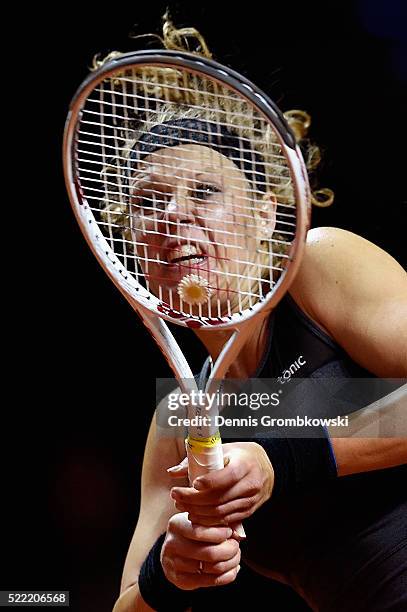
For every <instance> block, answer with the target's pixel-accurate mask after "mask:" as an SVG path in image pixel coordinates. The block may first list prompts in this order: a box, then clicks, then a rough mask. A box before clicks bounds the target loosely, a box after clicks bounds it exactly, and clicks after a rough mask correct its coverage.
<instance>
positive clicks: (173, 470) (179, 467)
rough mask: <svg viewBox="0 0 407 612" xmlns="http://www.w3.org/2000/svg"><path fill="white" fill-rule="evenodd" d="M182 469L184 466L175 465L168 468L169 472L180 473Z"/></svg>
mask: <svg viewBox="0 0 407 612" xmlns="http://www.w3.org/2000/svg"><path fill="white" fill-rule="evenodd" d="M182 469H183V468H182V465H174V466H173V467H169V468H167V472H180V471H181V470H182Z"/></svg>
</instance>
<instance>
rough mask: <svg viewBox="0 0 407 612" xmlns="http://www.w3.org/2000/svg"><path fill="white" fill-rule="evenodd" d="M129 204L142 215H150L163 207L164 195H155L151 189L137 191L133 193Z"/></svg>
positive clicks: (164, 203)
mask: <svg viewBox="0 0 407 612" xmlns="http://www.w3.org/2000/svg"><path fill="white" fill-rule="evenodd" d="M131 203H132V204H133V205H134V206H136V207H137V208H138V209H140V210H141V212H142V213H143V214H145V215H152V214H154V212H157V211H161V210H162V209H163V208H164V207H165V205H166V194H163V193H157V192H155V191H154V190H152V189H151V190H150V189H145V190H139V191H138V192H137V191H136V192H135V193H133V195H132V198H131Z"/></svg>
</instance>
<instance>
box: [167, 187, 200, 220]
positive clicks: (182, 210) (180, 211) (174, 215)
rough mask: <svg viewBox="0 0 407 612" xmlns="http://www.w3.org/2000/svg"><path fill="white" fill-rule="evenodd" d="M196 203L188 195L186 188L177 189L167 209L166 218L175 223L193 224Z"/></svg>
mask: <svg viewBox="0 0 407 612" xmlns="http://www.w3.org/2000/svg"><path fill="white" fill-rule="evenodd" d="M194 213H195V208H194V201H193V199H192V198H190V197H189V195H188V190H187V189H186V188H178V189H176V190H175V191H174V192H173V193H172V195H171V197H170V198H169V201H168V203H167V206H166V209H165V216H166V218H167V219H168V221H173V222H175V223H192V222H193V221H194Z"/></svg>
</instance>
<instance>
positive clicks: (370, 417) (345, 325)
mask: <svg viewBox="0 0 407 612" xmlns="http://www.w3.org/2000/svg"><path fill="white" fill-rule="evenodd" d="M292 293H293V297H294V298H295V300H296V301H297V302H298V303H299V304H300V305H301V307H302V308H303V309H304V310H305V312H307V314H308V315H309V316H310V317H311V318H313V319H314V321H316V323H318V324H319V325H320V326H321V327H322V328H323V329H324V330H325V331H327V332H328V334H330V336H331V337H332V338H334V339H335V340H336V342H337V343H338V344H340V345H341V346H342V347H343V348H344V349H345V351H346V352H347V353H348V354H349V355H350V357H351V358H352V359H354V360H355V361H356V362H357V363H359V364H360V365H361V366H363V367H364V368H366V369H368V370H369V371H370V372H372V373H373V374H376V375H377V376H380V377H394V378H397V377H406V376H407V275H406V272H405V271H404V270H403V268H402V267H401V266H400V265H399V264H398V263H397V262H396V261H395V260H394V259H393V258H392V257H391V256H390V255H388V254H387V253H385V252H384V251H382V250H381V249H380V248H379V247H377V246H375V245H374V244H372V243H371V242H368V241H367V240H365V239H363V238H361V237H360V236H356V235H355V234H352V233H350V232H346V231H344V230H339V229H335V228H317V229H315V230H311V231H310V232H309V234H308V239H307V248H306V254H305V257H304V261H303V262H302V265H301V269H300V271H299V274H298V278H297V279H296V281H295V284H294V289H293V291H292ZM359 413H360V414H359ZM359 413H355V414H354V415H351V419H352V421H353V422H351V428H350V430H349V434H350V437H346V438H334V437H333V438H332V444H333V449H334V452H335V456H336V460H337V464H338V470H339V475H340V476H343V475H346V474H352V473H356V472H365V471H370V470H376V469H381V468H385V467H393V466H395V465H400V464H402V463H406V462H407V435H406V432H405V422H406V420H405V417H406V415H407V398H406V395H405V393H404V395H402V396H400V397H398V399H397V402H395V403H393V404H391V405H390V406H389V407H388V408H384V409H382V410H381V411H380V412H378V411H376V413H373V412H371V413H370V414H369V411H368V410H366V411H359ZM330 433H331V434H332V433H334V432H331V431H330ZM373 436H376V438H374V437H373ZM379 436H380V437H379ZM384 438H385V439H384Z"/></svg>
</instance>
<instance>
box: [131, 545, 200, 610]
mask: <svg viewBox="0 0 407 612" xmlns="http://www.w3.org/2000/svg"><path fill="white" fill-rule="evenodd" d="M164 540H165V533H163V534H162V535H160V537H159V538H158V539H157V541H156V543H155V544H154V546H153V547H152V548H151V550H150V552H149V553H148V555H147V558H146V559H145V561H144V563H143V565H142V566H141V568H140V574H139V577H138V586H139V590H140V593H141V596H142V598H143V599H144V601H145V602H146V603H147V604H148V605H149V606H150V607H151V608H153V609H154V610H157V611H158V612H166V611H168V610H171V612H184V611H185V610H186V609H187V608H189V607H190V606H191V605H192V591H184V590H183V589H179V588H178V587H176V586H175V585H174V584H172V582H169V580H167V578H166V577H165V574H164V571H163V568H162V565H161V560H160V555H161V548H162V545H163V543H164Z"/></svg>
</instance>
